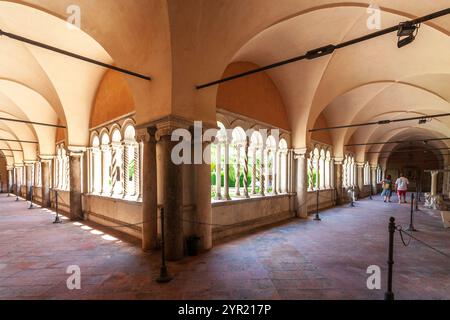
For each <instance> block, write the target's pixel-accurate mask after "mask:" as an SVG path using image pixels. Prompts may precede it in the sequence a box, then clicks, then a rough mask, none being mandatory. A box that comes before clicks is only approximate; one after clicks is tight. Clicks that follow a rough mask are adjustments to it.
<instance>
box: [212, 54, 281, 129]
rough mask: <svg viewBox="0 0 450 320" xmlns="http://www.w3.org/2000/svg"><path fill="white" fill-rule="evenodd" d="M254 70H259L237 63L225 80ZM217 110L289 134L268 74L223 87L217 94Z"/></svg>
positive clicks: (253, 76)
mask: <svg viewBox="0 0 450 320" xmlns="http://www.w3.org/2000/svg"><path fill="white" fill-rule="evenodd" d="M254 68H258V66H257V65H255V64H253V63H249V62H235V63H232V64H230V65H229V66H228V67H227V69H226V70H225V73H224V75H223V76H224V77H228V76H230V75H233V74H236V73H239V72H245V71H248V70H250V69H254ZM217 108H221V109H225V110H228V111H231V112H234V113H237V114H241V115H244V116H247V117H250V118H253V119H256V120H259V121H262V122H265V123H268V124H271V125H273V126H276V127H279V128H282V129H286V130H290V126H289V122H288V118H287V113H286V109H285V107H284V104H283V100H282V99H281V95H280V93H279V92H278V89H277V87H276V86H275V84H274V83H273V81H272V80H271V79H270V77H269V76H268V75H267V74H266V73H265V72H260V73H256V74H253V75H251V76H248V77H243V78H240V79H236V80H232V81H229V82H225V83H222V84H221V85H220V86H219V89H218V93H217Z"/></svg>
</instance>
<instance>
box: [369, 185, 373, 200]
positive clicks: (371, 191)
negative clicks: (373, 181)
mask: <svg viewBox="0 0 450 320" xmlns="http://www.w3.org/2000/svg"><path fill="white" fill-rule="evenodd" d="M372 188H373V186H372V185H371V186H370V196H369V199H370V200H373V198H372V195H373V189H372Z"/></svg>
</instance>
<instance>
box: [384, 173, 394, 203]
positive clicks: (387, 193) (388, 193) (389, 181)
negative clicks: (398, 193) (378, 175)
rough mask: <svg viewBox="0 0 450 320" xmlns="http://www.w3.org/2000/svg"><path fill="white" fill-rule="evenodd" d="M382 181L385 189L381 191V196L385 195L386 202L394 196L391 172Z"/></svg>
mask: <svg viewBox="0 0 450 320" xmlns="http://www.w3.org/2000/svg"><path fill="white" fill-rule="evenodd" d="M381 183H382V188H383V191H382V192H381V196H382V197H383V200H384V202H386V200H387V202H391V196H392V190H393V185H392V177H391V175H390V174H389V175H388V176H387V177H386V178H385V179H384V180H383V181H381Z"/></svg>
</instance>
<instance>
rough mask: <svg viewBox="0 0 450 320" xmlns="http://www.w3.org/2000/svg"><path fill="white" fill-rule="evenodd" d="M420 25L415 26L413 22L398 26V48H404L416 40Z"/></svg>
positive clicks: (402, 23)
mask: <svg viewBox="0 0 450 320" xmlns="http://www.w3.org/2000/svg"><path fill="white" fill-rule="evenodd" d="M419 28H420V24H414V23H412V22H411V21H406V22H401V23H400V24H399V26H398V32H397V36H398V42H397V47H399V48H402V47H404V46H406V45H408V44H410V43H411V42H413V41H414V39H416V36H417V33H418V32H419Z"/></svg>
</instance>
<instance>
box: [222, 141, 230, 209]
mask: <svg viewBox="0 0 450 320" xmlns="http://www.w3.org/2000/svg"><path fill="white" fill-rule="evenodd" d="M229 170H230V150H229V144H228V142H225V170H224V186H223V189H224V190H223V197H224V198H225V200H231V197H230V190H229V182H230V177H229V172H230V171H229Z"/></svg>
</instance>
